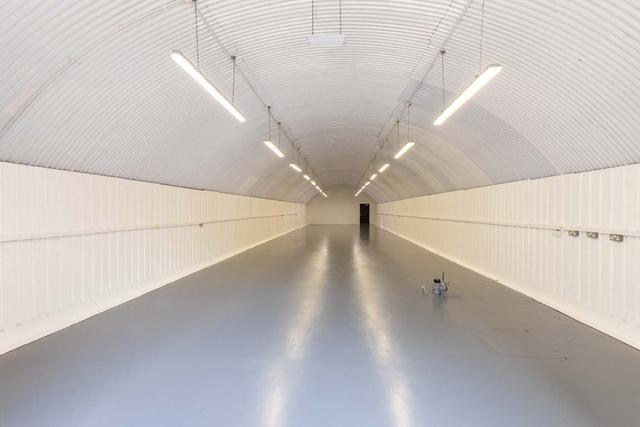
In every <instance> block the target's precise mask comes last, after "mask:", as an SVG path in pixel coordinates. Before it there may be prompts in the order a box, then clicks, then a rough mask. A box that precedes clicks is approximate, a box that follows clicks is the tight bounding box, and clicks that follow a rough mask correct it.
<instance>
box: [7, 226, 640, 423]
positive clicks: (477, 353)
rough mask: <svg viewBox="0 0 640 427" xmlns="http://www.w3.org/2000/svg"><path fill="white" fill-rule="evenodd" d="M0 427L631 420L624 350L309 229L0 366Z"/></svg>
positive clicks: (427, 260) (504, 294) (498, 290)
mask: <svg viewBox="0 0 640 427" xmlns="http://www.w3.org/2000/svg"><path fill="white" fill-rule="evenodd" d="M442 271H445V272H446V274H447V276H448V278H449V279H450V280H451V284H452V287H451V290H450V292H449V295H448V296H447V297H446V298H438V297H434V296H432V295H424V294H423V293H422V292H421V290H420V287H421V285H422V284H429V283H430V282H431V281H432V279H433V277H434V276H436V275H438V274H439V273H440V272H442ZM0 425H1V426H3V427H6V426H21V427H26V426H67V427H68V426H261V425H265V426H279V425H291V426H411V425H415V426H563V427H567V426H607V427H613V426H638V425H640V352H638V351H636V350H634V349H632V348H630V347H628V346H626V345H624V344H622V343H620V342H618V341H616V340H614V339H612V338H610V337H608V336H606V335H604V334H601V333H599V332H597V331H595V330H594V329H591V328H589V327H587V326H584V325H582V324H580V323H577V322H575V321H573V320H571V319H570V318H568V317H566V316H564V315H562V314H560V313H558V312H556V311H554V310H552V309H550V308H547V307H545V306H543V305H541V304H538V303H536V302H534V301H532V300H531V299H529V298H527V297H525V296H522V295H520V294H518V293H516V292H513V291H511V290H509V289H507V288H505V287H503V286H501V285H498V284H496V283H494V282H492V281H490V280H488V279H486V278H483V277H481V276H479V275H477V274H475V273H473V272H471V271H469V270H466V269H464V268H462V267H459V266H457V265H455V264H453V263H451V262H448V261H446V260H444V259H442V258H440V257H438V256H435V255H433V254H430V253H428V252H426V251H424V250H422V249H420V248H418V247H416V246H414V245H412V244H410V243H408V242H406V241H404V240H402V239H400V238H398V237H395V236H394V235H392V234H389V233H387V232H384V231H381V230H379V229H376V228H371V229H369V228H363V229H360V228H359V227H357V226H309V227H306V228H304V229H300V230H298V231H295V232H293V233H290V234H288V235H286V236H284V237H282V238H279V239H276V240H273V241H271V242H269V243H267V244H265V245H262V246H259V247H257V248H255V249H253V250H250V251H248V252H245V253H243V254H241V255H239V256H236V257H234V258H231V259H229V260H227V261H225V262H222V263H219V264H217V265H215V266H213V267H210V268H208V269H206V270H203V271H200V272H198V273H196V274H194V275H192V276H189V277H187V278H185V279H182V280H180V281H178V282H176V283H174V284H172V285H169V286H166V287H164V288H161V289H159V290H157V291H155V292H152V293H150V294H148V295H146V296H144V297H141V298H139V299H137V300H134V301H132V302H130V303H127V304H124V305H121V306H119V307H117V308H115V309H113V310H109V311H108V312H105V313H103V314H100V315H98V316H95V317H93V318H91V319H89V320H87V321H84V322H82V323H80V324H78V325H75V326H73V327H70V328H67V329H65V330H63V331H61V332H58V333H56V334H53V335H51V336H49V337H46V338H44V339H42V340H39V341H37V342H35V343H32V344H30V345H27V346H25V347H22V348H20V349H18V350H15V351H13V352H10V353H8V354H6V355H4V356H1V357H0Z"/></svg>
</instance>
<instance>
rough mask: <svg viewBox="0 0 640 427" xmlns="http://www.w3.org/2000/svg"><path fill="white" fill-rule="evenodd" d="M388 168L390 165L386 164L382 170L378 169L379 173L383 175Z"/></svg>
mask: <svg viewBox="0 0 640 427" xmlns="http://www.w3.org/2000/svg"><path fill="white" fill-rule="evenodd" d="M388 167H389V163H385V164H384V165H382V167H381V168H380V169H378V172H380V173H382V172H384V171H386V170H387V168H388Z"/></svg>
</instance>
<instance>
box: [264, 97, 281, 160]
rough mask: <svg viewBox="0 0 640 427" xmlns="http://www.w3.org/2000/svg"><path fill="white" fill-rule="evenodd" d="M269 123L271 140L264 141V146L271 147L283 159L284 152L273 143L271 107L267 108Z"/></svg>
mask: <svg viewBox="0 0 640 427" xmlns="http://www.w3.org/2000/svg"><path fill="white" fill-rule="evenodd" d="M267 121H268V122H269V138H267V139H266V140H265V141H264V145H266V146H267V147H269V149H270V150H271V151H273V152H274V153H275V155H276V156H278V157H280V158H283V157H284V154H282V151H280V149H279V148H278V147H276V146H275V145H274V144H273V142H271V106H267ZM278 145H280V123H278Z"/></svg>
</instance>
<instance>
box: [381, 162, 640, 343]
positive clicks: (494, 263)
mask: <svg viewBox="0 0 640 427" xmlns="http://www.w3.org/2000/svg"><path fill="white" fill-rule="evenodd" d="M378 225H379V226H381V227H382V228H385V229H387V230H389V231H391V232H393V233H396V234H398V235H399V236H401V237H404V238H406V239H407V240H410V241H412V242H414V243H416V244H418V245H420V246H423V247H424V248H426V249H428V250H430V251H433V252H435V253H438V254H440V255H442V256H444V257H446V258H449V259H451V260H452V261H454V262H457V263H459V264H461V265H463V266H466V267H468V268H470V269H472V270H475V271H477V272H479V273H481V274H483V275H485V276H488V277H490V278H493V279H495V280H497V281H499V282H501V283H503V284H504V285H506V286H508V287H511V288H513V289H515V290H517V291H520V292H522V293H524V294H526V295H529V296H530V297H532V298H534V299H536V300H538V301H540V302H542V303H544V304H547V305H549V306H551V307H553V308H555V309H557V310H559V311H561V312H563V313H565V314H567V315H569V316H572V317H574V318H575V319H577V320H579V321H581V322H584V323H586V324H588V325H591V326H593V327H594V328H597V329H599V330H601V331H603V332H605V333H607V334H609V335H612V336H614V337H616V338H618V339H620V340H622V341H624V342H626V343H628V344H630V345H632V346H634V347H636V348H640V165H632V166H624V167H619V168H613V169H605V170H599V171H593V172H588V173H581V174H574V175H563V176H556V177H550V178H544V179H538V180H528V181H520V182H514V183H509V184H503V185H495V186H490V187H484V188H477V189H472V190H465V191H455V192H450V193H443V194H437V195H432V196H425V197H418V198H413V199H406V200H401V201H395V202H389V203H383V204H380V205H378ZM556 230H561V231H556ZM567 230H578V231H580V235H579V236H578V237H570V236H569V235H568V233H567ZM587 231H595V232H599V233H600V234H599V238H598V239H591V238H587V236H586V232H587ZM609 233H615V234H622V235H624V241H623V242H614V241H611V240H609Z"/></svg>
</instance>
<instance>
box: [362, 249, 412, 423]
mask: <svg viewBox="0 0 640 427" xmlns="http://www.w3.org/2000/svg"><path fill="white" fill-rule="evenodd" d="M353 250H354V265H355V268H356V278H355V279H356V289H357V291H358V302H359V303H360V309H361V312H362V313H363V315H364V316H363V317H364V319H363V320H364V326H365V328H366V330H367V334H368V335H369V337H370V338H371V342H372V346H373V349H372V350H373V352H374V355H375V357H376V361H377V362H378V365H379V367H380V374H381V376H382V378H383V380H384V381H385V383H386V385H387V390H388V397H387V398H388V405H389V410H390V412H391V415H392V417H393V420H394V423H393V424H394V425H395V426H400V427H402V426H409V425H411V424H412V422H411V418H412V417H411V396H410V394H409V390H408V388H407V380H406V376H405V375H404V373H403V372H402V371H401V370H400V369H399V368H398V367H397V366H398V363H397V360H395V359H396V358H397V356H396V355H395V354H394V352H393V346H392V344H391V340H390V338H389V332H388V325H387V323H386V322H385V316H384V313H381V308H380V292H379V291H378V289H376V283H378V282H377V281H376V278H375V277H372V275H371V273H370V271H369V270H368V269H367V268H366V259H365V256H364V255H363V254H362V251H361V249H360V247H359V246H358V245H354V249H353ZM363 266H364V267H363Z"/></svg>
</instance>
